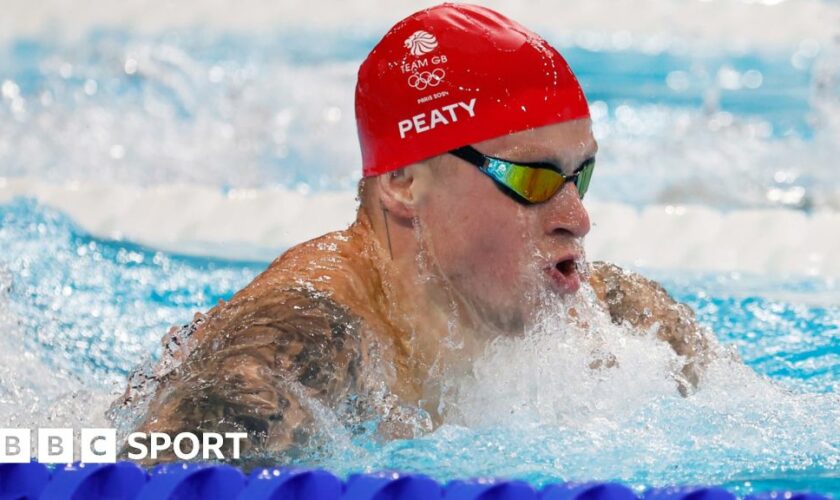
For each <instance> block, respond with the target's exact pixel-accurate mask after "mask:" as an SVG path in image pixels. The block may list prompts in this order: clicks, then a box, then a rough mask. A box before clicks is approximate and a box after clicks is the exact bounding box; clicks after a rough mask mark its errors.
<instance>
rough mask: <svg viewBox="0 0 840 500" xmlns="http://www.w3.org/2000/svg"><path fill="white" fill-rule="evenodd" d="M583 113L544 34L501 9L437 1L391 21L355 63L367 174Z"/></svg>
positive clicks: (569, 76) (575, 88) (576, 90)
mask: <svg viewBox="0 0 840 500" xmlns="http://www.w3.org/2000/svg"><path fill="white" fill-rule="evenodd" d="M588 116H589V107H588V106H587V104H586V97H585V96H584V95H583V90H582V89H581V88H580V84H579V83H578V81H577V78H575V75H574V74H573V73H572V70H571V69H570V68H569V65H568V64H567V63H566V61H565V60H564V59H563V57H562V56H561V55H560V54H559V53H558V52H557V51H556V50H555V49H554V48H552V47H551V46H550V45H549V44H548V42H546V41H545V40H543V39H542V38H540V37H539V36H538V35H537V34H535V33H533V32H532V31H529V30H528V29H526V28H525V27H523V26H522V25H520V24H519V23H517V22H515V21H512V20H510V19H508V18H506V17H505V16H503V15H501V14H499V13H498V12H495V11H492V10H490V9H488V8H485V7H479V6H476V5H456V4H448V3H447V4H443V5H438V6H436V7H432V8H429V9H426V10H422V11H420V12H417V13H415V14H412V15H411V16H409V17H407V18H405V19H403V20H402V21H400V22H399V23H397V24H396V25H395V26H394V27H393V28H391V30H390V31H389V32H388V33H387V34H386V35H385V36H384V37H383V38H382V40H381V41H380V42H379V43H378V44H377V45H376V47H374V49H373V50H372V51H371V53H370V54H369V55H368V57H367V59H365V61H364V62H363V63H362V66H361V67H360V68H359V79H358V82H357V84H356V125H357V127H358V130H359V142H360V143H361V146H362V167H363V170H364V176H365V177H367V176H371V175H379V174H382V173H385V172H390V171H392V170H397V169H399V168H402V167H405V166H407V165H410V164H412V163H416V162H418V161H421V160H424V159H426V158H431V157H433V156H437V155H439V154H442V153H445V152H446V151H449V150H451V149H454V148H457V147H460V146H464V145H467V144H472V143H476V142H480V141H483V140H487V139H492V138H494V137H500V136H503V135H507V134H510V133H513V132H518V131H520V130H526V129H530V128H536V127H541V126H543V125H549V124H551V123H557V122H562V121H567V120H574V119H577V118H584V117H588Z"/></svg>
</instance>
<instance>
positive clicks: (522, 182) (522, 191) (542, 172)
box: [485, 159, 566, 203]
mask: <svg viewBox="0 0 840 500" xmlns="http://www.w3.org/2000/svg"><path fill="white" fill-rule="evenodd" d="M485 168H486V169H487V172H488V173H489V174H490V175H492V176H493V177H494V178H495V179H496V180H498V181H499V182H501V183H502V184H504V185H505V186H506V187H507V188H508V189H510V190H511V191H513V192H514V193H516V194H518V195H519V196H521V197H522V198H525V199H526V200H528V201H529V202H531V203H541V202H543V201H546V200H548V199H549V198H551V197H552V196H554V193H556V192H557V191H559V190H560V188H561V187H562V186H563V184H564V183H565V182H566V178H565V177H564V176H563V174H561V173H560V172H557V171H556V170H551V169H548V168H533V167H524V166H522V165H516V164H514V163H507V162H501V161H496V160H492V159H491V160H490V161H489V162H488V163H487V166H486V167H485Z"/></svg>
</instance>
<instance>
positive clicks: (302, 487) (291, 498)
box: [238, 468, 344, 500]
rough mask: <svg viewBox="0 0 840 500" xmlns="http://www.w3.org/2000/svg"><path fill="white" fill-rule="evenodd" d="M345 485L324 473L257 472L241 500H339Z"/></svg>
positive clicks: (263, 470)
mask: <svg viewBox="0 0 840 500" xmlns="http://www.w3.org/2000/svg"><path fill="white" fill-rule="evenodd" d="M343 488H344V485H343V484H342V482H341V480H340V479H338V478H337V477H335V476H334V475H332V474H330V473H329V472H327V471H325V470H321V469H286V468H273V469H257V470H255V471H253V472H252V473H251V475H250V476H249V477H248V486H246V487H245V489H244V490H242V493H240V494H239V497H238V499H239V500H302V499H307V500H339V499H340V498H341V494H342V491H343Z"/></svg>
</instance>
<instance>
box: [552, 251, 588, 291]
mask: <svg viewBox="0 0 840 500" xmlns="http://www.w3.org/2000/svg"><path fill="white" fill-rule="evenodd" d="M548 275H549V276H550V277H551V280H552V281H553V283H554V285H555V286H556V287H557V289H558V290H559V291H560V292H561V293H575V292H577V291H578V289H579V288H580V275H579V274H578V271H577V257H576V256H574V255H570V256H568V257H564V258H562V259H560V260H558V261H557V262H555V263H554V265H553V266H552V267H550V268H549V269H548Z"/></svg>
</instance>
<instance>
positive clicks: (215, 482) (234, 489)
mask: <svg viewBox="0 0 840 500" xmlns="http://www.w3.org/2000/svg"><path fill="white" fill-rule="evenodd" d="M244 488H245V475H244V474H242V471H240V470H239V469H237V468H236V467H231V466H230V465H207V464H200V463H189V464H166V465H159V466H157V467H155V468H154V469H152V470H151V472H150V473H149V482H148V483H146V485H145V486H144V487H143V489H142V490H140V494H139V495H137V496H136V497H135V498H136V500H162V499H167V498H172V499H176V498H177V499H184V500H186V499H196V500H228V499H232V498H236V496H237V495H239V493H240V492H241V491H242V490H243V489H244Z"/></svg>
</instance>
